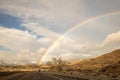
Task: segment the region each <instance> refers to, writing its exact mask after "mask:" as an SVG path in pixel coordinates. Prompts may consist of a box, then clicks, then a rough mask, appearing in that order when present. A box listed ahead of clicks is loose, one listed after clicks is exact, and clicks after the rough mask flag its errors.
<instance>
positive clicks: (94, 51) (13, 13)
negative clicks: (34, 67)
mask: <svg viewBox="0 0 120 80" xmlns="http://www.w3.org/2000/svg"><path fill="white" fill-rule="evenodd" d="M109 13H113V14H111V15H109V16H103V17H98V18H96V19H95V20H93V21H90V22H89V21H88V22H87V23H86V24H83V25H80V26H78V27H77V28H76V29H74V30H72V31H70V32H69V33H67V34H64V33H66V32H67V31H69V30H70V29H71V28H73V27H74V26H76V25H78V24H81V23H82V22H83V21H87V20H89V19H91V18H93V17H95V16H102V15H107V14H109ZM119 21H120V1H119V0H51V1H48V0H20V1H18V0H12V1H10V0H0V56H1V57H0V58H1V60H3V61H4V62H9V63H15V64H20V63H21V64H25V63H37V62H39V60H40V59H41V58H42V57H43V55H44V54H46V52H47V51H48V55H47V56H46V57H44V60H43V61H47V60H49V59H50V58H51V57H54V56H61V57H63V59H65V60H69V59H85V58H91V57H96V56H99V55H102V53H105V52H109V51H112V50H114V49H118V48H120V43H119V42H120V37H119V35H120V23H119ZM63 34H64V36H63ZM61 36H62V38H60V37H61ZM58 39H59V40H58ZM53 43H57V44H55V45H53ZM63 54H64V55H63ZM6 56H9V57H10V60H8V61H7V60H5V58H6ZM73 56H74V57H73ZM13 60H14V61H15V62H13ZM22 61H25V62H22Z"/></svg>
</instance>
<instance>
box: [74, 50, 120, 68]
mask: <svg viewBox="0 0 120 80" xmlns="http://www.w3.org/2000/svg"><path fill="white" fill-rule="evenodd" d="M119 61H120V49H117V50H115V51H112V52H110V53H106V54H104V55H102V56H99V57H97V58H93V59H86V60H82V61H80V62H78V63H76V64H75V65H74V66H79V68H80V69H92V70H93V69H100V68H102V67H104V66H108V65H112V64H115V63H118V62H119Z"/></svg>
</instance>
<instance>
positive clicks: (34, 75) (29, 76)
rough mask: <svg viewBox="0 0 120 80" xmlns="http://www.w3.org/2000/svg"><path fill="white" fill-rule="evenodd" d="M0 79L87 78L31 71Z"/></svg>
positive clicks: (68, 79)
mask: <svg viewBox="0 0 120 80" xmlns="http://www.w3.org/2000/svg"><path fill="white" fill-rule="evenodd" d="M0 80H86V79H77V78H73V77H65V76H57V75H53V74H49V73H42V72H30V73H22V74H19V75H14V76H10V77H7V78H3V79H2V78H1V79H0Z"/></svg>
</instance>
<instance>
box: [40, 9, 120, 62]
mask: <svg viewBox="0 0 120 80" xmlns="http://www.w3.org/2000/svg"><path fill="white" fill-rule="evenodd" d="M117 14H120V11H117V12H112V13H107V14H103V15H99V16H95V17H92V18H89V19H87V20H84V21H82V22H80V23H79V24H77V25H76V26H74V27H72V28H70V29H69V30H68V31H66V32H65V33H64V34H63V35H61V36H60V37H59V38H58V39H56V40H55V42H54V43H53V44H52V45H51V46H50V47H49V48H48V50H47V51H46V53H45V54H44V55H43V57H42V58H41V59H40V60H39V63H40V64H41V63H42V62H43V61H44V60H45V58H46V56H47V55H48V54H49V53H50V52H51V51H52V50H53V49H54V48H55V47H56V46H57V44H58V43H59V42H60V40H61V39H63V38H64V37H65V36H66V35H67V34H69V33H70V32H72V31H73V30H75V29H76V28H78V27H80V26H82V25H85V24H87V23H89V22H92V21H95V20H97V19H100V18H103V17H108V16H113V15H117Z"/></svg>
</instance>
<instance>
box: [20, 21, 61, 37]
mask: <svg viewBox="0 0 120 80" xmlns="http://www.w3.org/2000/svg"><path fill="white" fill-rule="evenodd" d="M22 26H24V27H26V28H28V29H30V30H31V31H33V32H36V33H37V34H38V35H42V36H44V37H49V38H57V37H59V36H60V35H59V34H57V33H55V32H53V31H51V30H49V29H47V28H45V27H43V26H40V25H39V24H38V23H32V22H27V23H23V24H22Z"/></svg>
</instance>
